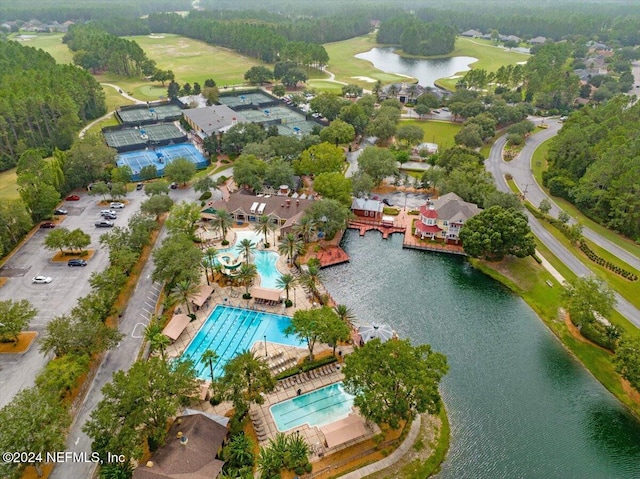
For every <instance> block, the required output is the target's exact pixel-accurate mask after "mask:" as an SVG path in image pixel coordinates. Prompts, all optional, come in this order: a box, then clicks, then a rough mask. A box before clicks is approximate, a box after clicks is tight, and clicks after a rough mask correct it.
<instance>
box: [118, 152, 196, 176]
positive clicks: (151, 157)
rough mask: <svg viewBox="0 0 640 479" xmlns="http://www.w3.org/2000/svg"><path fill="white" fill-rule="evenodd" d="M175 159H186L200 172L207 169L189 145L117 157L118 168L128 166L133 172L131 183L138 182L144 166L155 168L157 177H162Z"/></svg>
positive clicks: (122, 154)
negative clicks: (165, 168)
mask: <svg viewBox="0 0 640 479" xmlns="http://www.w3.org/2000/svg"><path fill="white" fill-rule="evenodd" d="M176 158H186V159H188V160H189V161H191V162H192V163H193V164H195V165H196V168H197V169H199V170H201V169H203V168H206V167H207V160H206V158H205V157H204V156H202V153H200V152H199V151H198V149H197V148H196V147H195V146H193V145H192V144H191V143H180V144H178V145H169V146H163V147H159V148H156V149H155V150H149V149H145V150H139V151H131V152H128V153H120V154H119V155H118V157H117V160H116V164H117V165H118V166H124V165H128V166H129V168H131V171H132V172H133V176H132V181H139V180H140V176H139V174H140V170H142V168H144V167H145V166H149V165H153V166H155V167H156V171H157V172H158V176H164V167H165V166H167V165H168V164H169V163H171V162H172V161H173V160H175V159H176Z"/></svg>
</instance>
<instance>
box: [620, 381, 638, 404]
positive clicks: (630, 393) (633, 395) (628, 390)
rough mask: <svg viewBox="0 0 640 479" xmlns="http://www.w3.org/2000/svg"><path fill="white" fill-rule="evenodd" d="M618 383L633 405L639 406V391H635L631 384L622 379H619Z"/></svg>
mask: <svg viewBox="0 0 640 479" xmlns="http://www.w3.org/2000/svg"><path fill="white" fill-rule="evenodd" d="M620 383H621V384H622V389H624V392H626V393H627V396H629V397H630V398H631V400H632V401H633V402H634V403H636V404H640V391H638V390H637V389H635V388H634V387H633V386H632V385H631V383H630V382H629V381H627V380H626V379H624V378H621V379H620Z"/></svg>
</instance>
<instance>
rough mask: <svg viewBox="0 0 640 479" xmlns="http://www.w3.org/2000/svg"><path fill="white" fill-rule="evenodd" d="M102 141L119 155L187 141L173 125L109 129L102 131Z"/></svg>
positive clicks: (181, 132)
mask: <svg viewBox="0 0 640 479" xmlns="http://www.w3.org/2000/svg"><path fill="white" fill-rule="evenodd" d="M102 134H103V135H104V139H105V141H106V142H107V145H109V146H110V147H111V148H115V149H116V150H117V151H118V152H119V153H122V152H125V151H132V150H141V149H143V148H144V147H145V146H162V145H168V144H169V143H171V142H173V143H182V142H184V141H187V135H186V134H185V133H184V132H183V131H182V130H181V129H180V128H179V127H178V126H176V125H174V124H173V123H165V124H161V125H147V126H144V127H140V128H121V129H118V128H115V127H109V128H105V129H103V130H102Z"/></svg>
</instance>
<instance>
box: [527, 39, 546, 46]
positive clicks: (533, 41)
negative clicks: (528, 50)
mask: <svg viewBox="0 0 640 479" xmlns="http://www.w3.org/2000/svg"><path fill="white" fill-rule="evenodd" d="M529 43H531V45H544V44H545V43H547V39H546V38H545V37H535V38H532V39H531V40H529Z"/></svg>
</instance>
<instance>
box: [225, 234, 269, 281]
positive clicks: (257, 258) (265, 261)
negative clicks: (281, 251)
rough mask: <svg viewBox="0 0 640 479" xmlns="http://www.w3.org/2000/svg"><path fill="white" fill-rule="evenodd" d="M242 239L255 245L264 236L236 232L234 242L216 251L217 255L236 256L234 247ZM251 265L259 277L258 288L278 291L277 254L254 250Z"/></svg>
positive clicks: (236, 252) (236, 251)
mask: <svg viewBox="0 0 640 479" xmlns="http://www.w3.org/2000/svg"><path fill="white" fill-rule="evenodd" d="M243 239H248V240H251V241H253V242H254V243H255V244H256V245H257V244H258V243H259V242H260V241H261V240H264V236H263V235H261V234H259V233H256V232H255V231H236V242H235V243H234V245H233V246H232V247H231V248H224V249H220V250H218V252H219V253H231V254H233V255H234V257H235V256H238V254H239V253H238V250H237V249H236V246H237V244H238V243H240V241H242V240H243ZM253 258H254V259H253V263H254V264H255V265H256V268H257V269H258V274H259V275H260V286H261V287H262V288H274V289H278V286H277V281H278V278H280V276H281V275H280V272H279V271H278V268H277V266H276V263H277V261H278V253H276V252H274V251H264V250H258V249H257V250H255V251H254V252H253Z"/></svg>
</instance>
